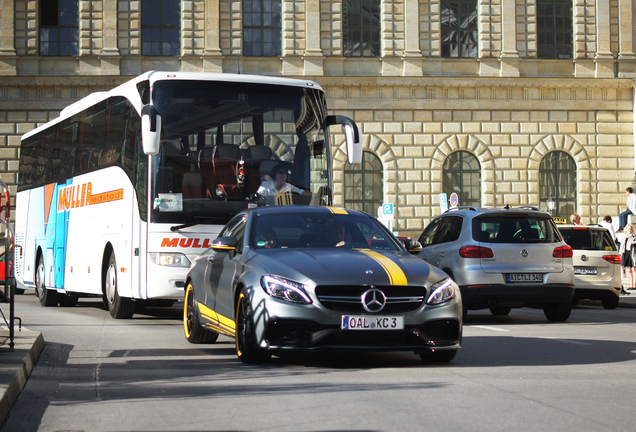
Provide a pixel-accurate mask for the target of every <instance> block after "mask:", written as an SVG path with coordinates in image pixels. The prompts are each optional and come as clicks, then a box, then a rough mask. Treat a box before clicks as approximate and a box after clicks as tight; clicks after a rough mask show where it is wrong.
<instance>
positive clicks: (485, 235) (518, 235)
mask: <svg viewBox="0 0 636 432" xmlns="http://www.w3.org/2000/svg"><path fill="white" fill-rule="evenodd" d="M473 239H474V240H475V241H478V242H482V243H556V242H559V241H560V240H561V239H560V237H559V234H558V232H557V230H556V227H555V225H554V222H552V220H551V219H550V217H549V216H542V215H532V214H498V215H492V216H491V215H486V216H483V217H479V218H475V219H473Z"/></svg>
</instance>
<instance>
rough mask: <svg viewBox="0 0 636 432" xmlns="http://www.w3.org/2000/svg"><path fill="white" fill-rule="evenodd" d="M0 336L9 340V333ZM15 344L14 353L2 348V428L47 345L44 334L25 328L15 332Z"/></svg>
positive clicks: (0, 378) (0, 387) (0, 411)
mask: <svg viewBox="0 0 636 432" xmlns="http://www.w3.org/2000/svg"><path fill="white" fill-rule="evenodd" d="M0 336H6V337H7V338H8V336H9V331H8V330H0ZM7 342H8V341H7ZM14 343H15V345H14V350H13V351H9V350H4V347H3V348H0V426H1V425H2V424H3V423H4V420H5V419H6V418H7V416H8V415H9V412H11V408H13V404H14V403H15V401H16V400H17V399H18V396H20V393H22V389H24V386H25V385H26V382H27V379H28V378H29V375H30V374H31V371H33V367H34V366H35V364H36V363H37V360H38V358H39V357H40V354H41V353H42V350H43V349H44V346H45V344H46V343H45V342H44V337H43V336H42V333H40V332H36V331H30V330H26V329H24V328H22V330H21V331H16V332H15V338H14Z"/></svg>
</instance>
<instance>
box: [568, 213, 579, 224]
mask: <svg viewBox="0 0 636 432" xmlns="http://www.w3.org/2000/svg"><path fill="white" fill-rule="evenodd" d="M570 223H571V224H572V225H581V216H579V214H578V213H572V214H571V215H570Z"/></svg>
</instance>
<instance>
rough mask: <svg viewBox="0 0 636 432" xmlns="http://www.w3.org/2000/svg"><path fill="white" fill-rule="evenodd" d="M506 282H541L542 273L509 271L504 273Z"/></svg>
mask: <svg viewBox="0 0 636 432" xmlns="http://www.w3.org/2000/svg"><path fill="white" fill-rule="evenodd" d="M506 282H510V283H543V274H541V273H509V274H507V275H506Z"/></svg>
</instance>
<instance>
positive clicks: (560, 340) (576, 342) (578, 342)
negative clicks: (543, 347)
mask: <svg viewBox="0 0 636 432" xmlns="http://www.w3.org/2000/svg"><path fill="white" fill-rule="evenodd" d="M539 339H548V340H553V341H557V342H565V343H571V344H574V345H592V344H591V343H589V342H581V341H575V340H571V339H559V338H552V337H540V338H539Z"/></svg>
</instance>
